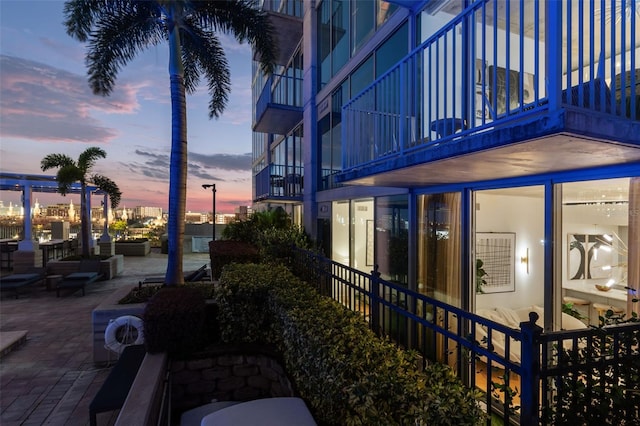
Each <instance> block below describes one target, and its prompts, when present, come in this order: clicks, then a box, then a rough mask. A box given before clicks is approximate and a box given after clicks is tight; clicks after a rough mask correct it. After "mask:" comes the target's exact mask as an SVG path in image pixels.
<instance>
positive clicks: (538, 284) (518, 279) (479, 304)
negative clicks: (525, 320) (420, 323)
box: [475, 187, 544, 309]
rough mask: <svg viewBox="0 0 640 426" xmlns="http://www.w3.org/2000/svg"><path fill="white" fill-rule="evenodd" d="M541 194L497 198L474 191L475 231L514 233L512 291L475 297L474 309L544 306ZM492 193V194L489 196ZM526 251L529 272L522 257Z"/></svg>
mask: <svg viewBox="0 0 640 426" xmlns="http://www.w3.org/2000/svg"><path fill="white" fill-rule="evenodd" d="M543 191H544V188H543V187H540V197H536V198H534V197H524V196H514V195H497V194H495V191H478V192H476V212H475V213H476V232H514V233H515V234H516V242H515V244H516V246H515V291H514V292H508V293H487V294H476V309H487V308H495V307H498V306H502V307H509V308H513V309H517V308H521V307H525V306H531V305H538V306H542V305H543V300H544V270H543V266H544V263H543V259H544V247H543V245H542V243H541V241H542V240H543V239H544V198H543V196H542V194H543ZM492 192H494V193H493V194H492ZM527 248H528V249H529V257H528V259H529V273H527V271H526V264H522V263H521V261H520V259H521V257H524V256H526V252H527Z"/></svg>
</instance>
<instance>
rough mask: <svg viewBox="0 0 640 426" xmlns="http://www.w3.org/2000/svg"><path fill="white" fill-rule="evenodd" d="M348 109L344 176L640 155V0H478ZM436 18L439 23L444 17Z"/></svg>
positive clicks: (411, 176) (404, 180)
mask: <svg viewBox="0 0 640 426" xmlns="http://www.w3.org/2000/svg"><path fill="white" fill-rule="evenodd" d="M445 3H446V5H445V10H446V11H447V12H448V13H452V14H454V15H455V18H454V19H452V20H450V21H449V22H448V23H446V24H444V25H443V24H442V22H444V21H442V20H441V19H442V18H440V17H438V16H437V15H434V16H431V15H429V14H425V15H423V17H424V19H423V21H424V22H423V25H425V26H431V27H433V26H434V25H436V26H437V27H440V30H439V31H438V32H436V33H434V34H433V35H432V36H430V37H429V38H428V39H426V40H425V41H424V42H423V43H422V44H421V45H420V46H418V47H417V48H416V49H414V51H412V52H411V53H410V54H409V55H408V56H406V57H405V58H404V59H403V60H402V61H401V62H399V63H398V64H396V66H395V67H394V68H392V69H391V70H389V71H388V72H387V73H386V74H384V75H382V76H381V77H380V78H378V79H377V80H376V81H375V82H374V83H373V84H372V85H371V86H369V87H368V88H366V89H365V90H364V91H363V92H361V93H360V94H358V95H357V96H355V97H354V98H353V99H351V101H350V102H349V103H347V104H345V105H344V107H343V123H344V125H343V134H342V140H343V170H344V171H343V173H341V174H340V175H339V176H338V181H339V182H349V183H356V184H363V185H385V186H402V187H419V186H425V185H431V184H438V183H452V182H471V181H478V180H484V179H498V178H507V177H515V176H523V175H532V174H538V173H549V172H556V171H561V170H573V169H581V168H588V167H597V166H606V165H613V164H629V163H633V162H637V161H640V138H638V136H637V135H638V134H640V2H639V1H638V0H604V1H602V2H601V1H600V0H584V1H578V0H567V1H563V2H538V1H533V0H531V1H530V0H524V1H522V2H504V1H500V0H480V1H476V2H474V3H472V4H471V5H470V6H469V7H467V8H466V9H464V10H462V9H461V8H460V2H445ZM437 19H440V20H437Z"/></svg>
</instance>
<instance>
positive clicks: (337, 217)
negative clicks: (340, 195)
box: [331, 201, 351, 265]
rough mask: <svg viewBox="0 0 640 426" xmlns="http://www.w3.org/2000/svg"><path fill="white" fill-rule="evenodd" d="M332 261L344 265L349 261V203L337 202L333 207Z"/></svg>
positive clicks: (348, 263)
mask: <svg viewBox="0 0 640 426" xmlns="http://www.w3.org/2000/svg"><path fill="white" fill-rule="evenodd" d="M331 214H332V218H331V259H332V260H335V261H336V262H340V263H342V264H343V265H350V264H351V262H350V261H349V202H348V201H335V202H333V205H332V206H331Z"/></svg>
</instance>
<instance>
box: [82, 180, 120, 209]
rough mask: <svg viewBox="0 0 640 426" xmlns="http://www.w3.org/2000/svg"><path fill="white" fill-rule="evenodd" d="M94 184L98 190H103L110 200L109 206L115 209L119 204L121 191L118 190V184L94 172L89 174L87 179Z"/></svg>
mask: <svg viewBox="0 0 640 426" xmlns="http://www.w3.org/2000/svg"><path fill="white" fill-rule="evenodd" d="M89 181H90V182H92V183H93V184H94V185H95V186H97V187H98V188H99V189H100V190H102V191H104V192H106V193H107V195H109V199H110V200H111V208H113V209H115V208H116V207H118V204H120V199H121V198H122V192H120V188H118V185H117V184H116V183H115V182H114V181H112V180H111V179H109V178H108V177H106V176H102V175H98V174H95V175H93V176H91V178H90V179H89Z"/></svg>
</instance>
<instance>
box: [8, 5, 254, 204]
mask: <svg viewBox="0 0 640 426" xmlns="http://www.w3.org/2000/svg"><path fill="white" fill-rule="evenodd" d="M63 5H64V2H63V1H61V0H53V1H43V0H28V1H17V0H2V1H0V24H1V25H0V40H1V41H0V118H1V120H0V169H1V170H2V171H4V172H8V173H25V174H37V175H55V172H56V170H54V169H52V170H49V171H47V172H45V173H43V172H42V171H41V170H40V160H41V159H42V158H44V156H45V155H47V154H51V153H61V154H66V155H69V156H70V157H71V158H73V159H77V156H78V155H79V154H80V153H81V152H82V151H84V150H85V149H86V148H88V147H90V146H98V147H100V148H102V149H104V150H105V151H106V153H107V158H105V159H99V160H98V161H97V162H96V165H95V166H94V169H93V171H94V172H95V173H99V174H103V175H105V176H107V177H109V178H111V179H112V180H114V181H115V182H116V183H117V184H118V186H119V187H120V190H121V191H122V193H123V194H122V201H121V202H120V206H123V205H126V204H129V205H154V206H159V207H161V208H162V209H163V210H167V207H168V190H169V158H170V140H171V111H170V92H169V73H168V49H167V47H166V46H165V45H161V46H157V47H151V48H149V49H148V50H146V51H144V52H142V53H141V54H140V55H139V56H138V57H137V58H136V59H134V60H133V61H131V62H130V63H129V64H128V65H126V66H125V67H123V68H122V70H121V71H120V72H119V74H118V80H117V81H116V84H115V89H114V91H113V94H112V95H111V96H109V97H101V96H96V95H93V93H92V92H91V89H90V88H89V83H88V81H87V76H86V66H85V64H84V54H85V45H84V44H82V43H80V42H77V41H75V40H74V39H72V38H71V37H70V36H68V35H67V34H66V32H65V29H64V25H63V23H62V21H63V13H62V9H63ZM34 11H35V12H36V13H34ZM220 41H221V43H222V44H223V46H224V49H225V53H226V55H227V61H228V63H229V68H230V73H231V84H232V91H231V93H230V97H229V102H228V105H227V108H226V109H225V112H224V113H223V114H222V116H221V117H220V118H219V119H213V120H209V118H208V108H207V105H208V102H209V97H208V94H207V87H206V82H202V81H201V84H200V87H199V89H198V91H197V92H196V93H195V94H193V95H190V96H188V97H187V115H188V141H189V147H188V151H189V157H188V162H189V169H188V179H189V180H188V187H187V204H186V210H187V211H210V209H211V191H207V190H203V189H202V184H211V183H215V184H216V185H217V193H216V207H217V208H216V210H217V211H218V212H220V213H224V212H231V213H233V212H234V210H235V208H237V207H239V206H244V205H248V206H251V205H252V204H253V203H252V193H251V192H252V189H251V142H252V131H251V122H252V117H251V114H252V112H251V111H252V104H251V49H250V46H249V45H247V44H246V43H245V44H239V43H238V42H237V41H235V39H233V38H232V37H229V36H226V35H221V36H220ZM158 123H162V125H158ZM220 141H225V142H223V143H220ZM226 141H229V142H226ZM34 157H35V158H34ZM1 196H2V198H3V199H4V200H6V201H13V202H14V203H18V204H20V205H21V201H20V198H21V192H19V191H15V192H14V191H2V194H1ZM36 197H37V198H39V199H40V200H41V201H42V202H46V203H60V202H62V203H64V202H65V201H67V202H68V200H69V199H73V202H74V203H76V202H78V203H79V196H77V195H74V194H68V195H67V196H62V195H60V194H57V193H38V192H34V193H33V199H34V200H35V198H36ZM95 202H96V201H94V204H95Z"/></svg>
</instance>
